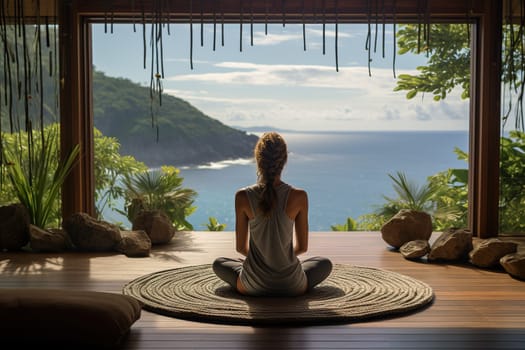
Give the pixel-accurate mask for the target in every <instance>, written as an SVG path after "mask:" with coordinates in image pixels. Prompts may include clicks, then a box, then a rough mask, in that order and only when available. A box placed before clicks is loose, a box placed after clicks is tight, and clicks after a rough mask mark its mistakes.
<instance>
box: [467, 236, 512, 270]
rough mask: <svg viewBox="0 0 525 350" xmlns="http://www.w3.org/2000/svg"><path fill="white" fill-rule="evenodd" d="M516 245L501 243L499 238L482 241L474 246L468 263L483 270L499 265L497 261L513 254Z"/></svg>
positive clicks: (506, 242) (507, 242)
mask: <svg viewBox="0 0 525 350" xmlns="http://www.w3.org/2000/svg"><path fill="white" fill-rule="evenodd" d="M517 247H518V244H517V243H515V242H509V241H502V240H501V239H499V238H490V239H484V240H482V241H481V242H480V243H478V244H475V245H474V249H472V251H471V252H470V253H469V257H470V262H471V263H472V264H473V265H476V266H478V267H483V268H489V267H495V266H498V265H499V260H500V259H501V258H502V257H504V256H505V255H507V254H510V253H515V252H516V249H517Z"/></svg>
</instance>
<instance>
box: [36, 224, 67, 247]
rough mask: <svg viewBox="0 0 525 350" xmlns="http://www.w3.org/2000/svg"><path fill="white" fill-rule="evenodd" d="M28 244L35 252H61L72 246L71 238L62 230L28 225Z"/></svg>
mask: <svg viewBox="0 0 525 350" xmlns="http://www.w3.org/2000/svg"><path fill="white" fill-rule="evenodd" d="M29 236H30V239H29V245H30V246H31V250H33V251H35V252H62V251H65V250H69V249H71V247H72V244H71V240H70V239H69V236H68V235H67V233H66V232H65V231H64V230H61V229H49V230H44V229H42V228H40V227H38V226H35V225H30V226H29Z"/></svg>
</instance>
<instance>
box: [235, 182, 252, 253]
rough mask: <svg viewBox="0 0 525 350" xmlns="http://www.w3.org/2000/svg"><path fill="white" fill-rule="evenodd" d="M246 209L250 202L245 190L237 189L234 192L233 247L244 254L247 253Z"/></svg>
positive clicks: (247, 218) (247, 219)
mask: <svg viewBox="0 0 525 350" xmlns="http://www.w3.org/2000/svg"><path fill="white" fill-rule="evenodd" d="M248 210H251V209H250V203H249V201H248V196H247V194H246V191H244V190H239V191H237V193H235V249H236V250H237V252H239V253H241V254H242V255H244V256H247V255H248V249H249V240H248V221H249V220H250V218H249V217H248V212H249V211H248Z"/></svg>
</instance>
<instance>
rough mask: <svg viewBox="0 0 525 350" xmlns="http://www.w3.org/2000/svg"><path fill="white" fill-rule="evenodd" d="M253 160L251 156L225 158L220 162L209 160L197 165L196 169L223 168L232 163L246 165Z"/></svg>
mask: <svg viewBox="0 0 525 350" xmlns="http://www.w3.org/2000/svg"><path fill="white" fill-rule="evenodd" d="M252 162H253V159H251V158H238V159H227V160H222V161H220V162H211V163H208V164H203V165H199V166H197V169H214V170H217V169H224V168H227V167H229V166H232V165H248V164H250V163H252Z"/></svg>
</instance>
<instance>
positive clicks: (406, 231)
mask: <svg viewBox="0 0 525 350" xmlns="http://www.w3.org/2000/svg"><path fill="white" fill-rule="evenodd" d="M431 235H432V218H431V217H430V215H428V214H427V213H425V212H422V211H417V210H409V209H402V210H400V211H399V212H398V213H397V214H396V215H394V216H393V217H392V218H391V219H390V220H388V221H387V222H386V223H385V224H384V225H383V227H381V236H382V237H383V240H384V241H385V242H386V243H388V244H389V245H391V246H392V247H394V248H400V247H401V246H402V245H403V244H405V243H407V242H410V241H417V240H425V241H428V239H429V238H430V236H431Z"/></svg>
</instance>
